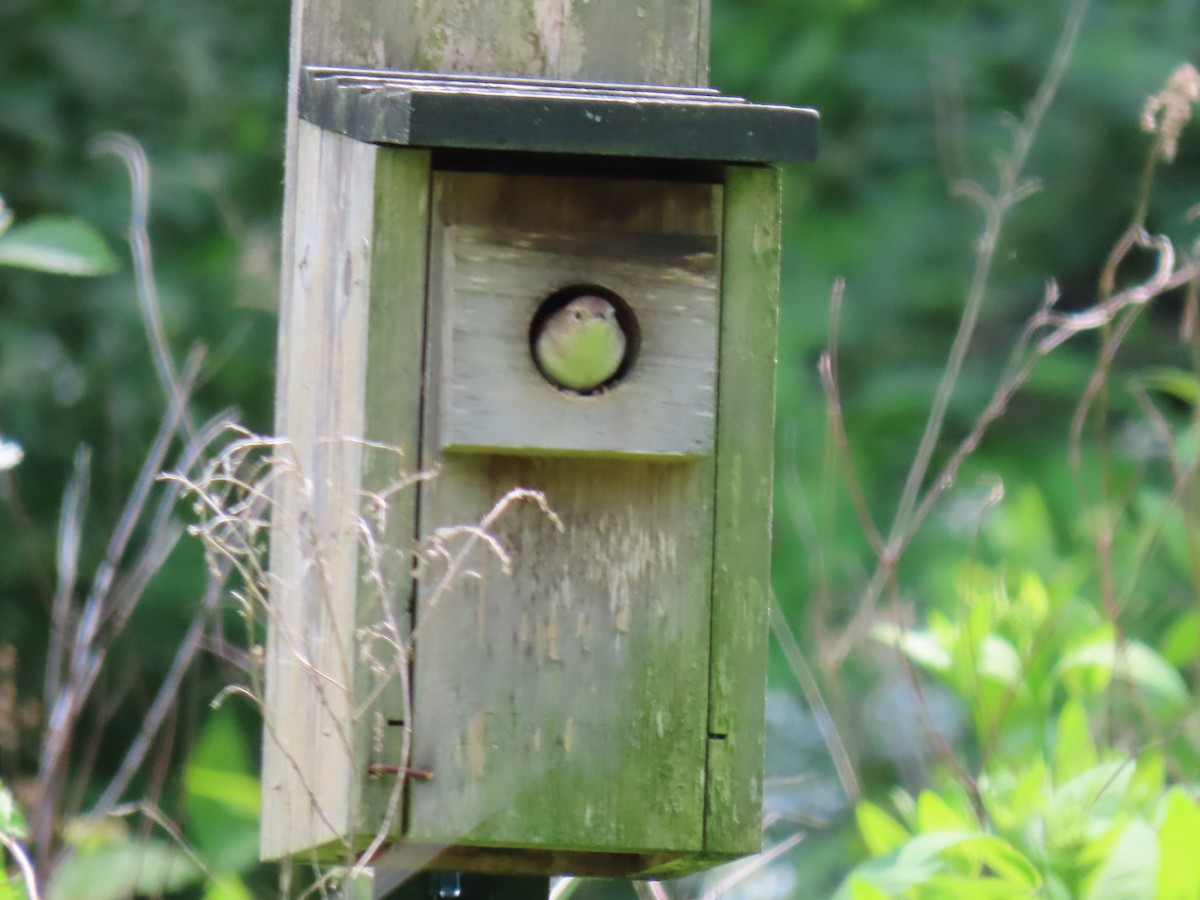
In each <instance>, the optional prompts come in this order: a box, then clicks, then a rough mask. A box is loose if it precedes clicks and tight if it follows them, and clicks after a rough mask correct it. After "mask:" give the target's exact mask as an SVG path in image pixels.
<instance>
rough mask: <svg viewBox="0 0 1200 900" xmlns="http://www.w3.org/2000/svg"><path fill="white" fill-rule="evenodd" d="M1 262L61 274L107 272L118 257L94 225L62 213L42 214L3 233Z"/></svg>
mask: <svg viewBox="0 0 1200 900" xmlns="http://www.w3.org/2000/svg"><path fill="white" fill-rule="evenodd" d="M0 265H5V266H16V267H19V268H23V269H36V270H38V271H40V272H52V273H55V274H58V275H103V274H105V273H108V272H113V271H115V270H116V268H117V260H116V258H115V257H114V256H113V255H112V253H111V252H110V251H109V249H108V245H107V244H105V243H104V238H102V237H101V236H100V233H99V232H97V231H96V230H95V229H94V228H92V227H91V226H90V225H86V224H84V223H83V222H80V221H79V220H77V219H69V218H66V217H62V216H41V217H39V218H36V219H32V220H30V221H28V222H23V223H21V224H20V225H14V226H13V227H12V228H10V229H9V230H8V231H7V232H5V233H4V234H3V235H0Z"/></svg>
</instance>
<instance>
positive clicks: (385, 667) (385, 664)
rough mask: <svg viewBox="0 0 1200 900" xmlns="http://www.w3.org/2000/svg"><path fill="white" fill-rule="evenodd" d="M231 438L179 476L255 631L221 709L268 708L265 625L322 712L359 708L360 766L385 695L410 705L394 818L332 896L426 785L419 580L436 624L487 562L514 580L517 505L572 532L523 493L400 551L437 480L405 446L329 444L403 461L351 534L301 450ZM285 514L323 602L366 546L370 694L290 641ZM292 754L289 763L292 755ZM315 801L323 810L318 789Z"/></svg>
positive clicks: (363, 580) (365, 497) (363, 614)
mask: <svg viewBox="0 0 1200 900" xmlns="http://www.w3.org/2000/svg"><path fill="white" fill-rule="evenodd" d="M229 433H230V434H231V435H232V438H231V439H230V440H229V441H228V442H227V443H225V444H224V446H223V447H221V448H220V449H218V450H217V451H216V452H215V453H214V454H213V455H212V456H211V458H210V459H209V461H208V463H207V465H206V466H205V467H204V469H203V470H202V471H201V472H200V474H199V475H197V476H193V477H189V476H187V475H185V474H176V475H171V476H168V477H169V479H170V480H171V481H173V482H176V483H178V484H179V486H180V489H181V491H182V493H183V495H184V496H186V497H189V498H191V501H192V510H193V512H194V514H195V517H196V523H195V524H193V525H192V526H191V527H190V528H189V531H190V532H191V533H192V534H193V535H194V536H196V537H197V538H199V540H200V541H201V542H202V544H203V546H204V552H205V558H206V560H207V561H208V565H209V568H210V570H211V572H212V574H213V577H214V579H216V578H218V577H223V576H224V574H225V573H226V572H230V573H232V575H233V577H232V579H230V581H229V592H230V595H231V596H232V597H233V598H234V600H235V601H236V603H237V610H238V613H239V615H240V616H241V619H242V621H243V623H244V628H245V637H244V640H245V643H246V646H248V647H249V648H250V657H249V658H250V660H251V662H252V665H251V666H250V667H249V668H248V670H247V673H246V675H247V684H244V685H235V686H232V687H231V688H229V689H227V691H226V692H224V693H223V695H222V697H220V698H218V700H220V699H223V698H224V696H227V695H228V694H230V693H237V694H239V695H243V696H246V697H248V698H250V699H251V700H252V701H253V702H254V703H255V704H256V705H257V706H259V707H260V708H261V707H262V706H263V703H264V685H263V665H264V649H263V645H262V643H261V639H262V635H263V631H264V627H278V632H277V633H278V634H279V635H280V636H281V638H282V640H281V641H280V642H279V645H280V646H281V647H283V649H284V650H285V651H286V652H289V653H291V654H293V656H294V657H295V659H296V660H297V661H298V662H299V663H300V664H301V665H302V666H304V667H306V668H308V669H309V670H310V671H312V672H313V674H314V675H316V676H317V683H318V684H320V685H321V692H320V693H321V697H322V702H323V703H325V704H326V706H327V708H328V709H330V710H333V709H335V708H349V709H350V710H351V714H350V718H351V722H350V726H351V727H349V728H343V729H342V730H341V734H342V741H343V744H344V748H345V750H346V752H347V753H348V754H350V756H351V758H357V756H358V754H357V753H356V746H355V742H356V741H357V740H360V739H361V738H359V737H358V736H359V735H362V734H367V735H370V737H369V738H368V739H369V740H372V741H373V742H381V741H382V735H381V733H380V728H379V727H378V726H379V725H380V724H381V723H380V722H379V721H378V715H377V713H376V709H377V701H378V699H379V698H380V696H381V695H382V694H383V693H384V692H385V691H387V690H393V689H395V690H398V691H399V694H400V697H401V703H402V708H403V722H404V724H403V726H402V738H401V750H400V756H399V760H398V761H397V762H396V763H395V764H389V765H387V766H386V767H383V768H386V769H387V772H386V774H388V775H391V776H395V782H394V786H393V789H392V791H391V792H390V794H389V798H388V803H387V806H386V810H385V813H384V816H383V820H382V822H381V824H380V825H379V827H378V829H377V831H376V833H375V834H374V836H373V837H372V840H371V842H370V843H369V845H368V846H367V848H366V849H365V850H364V851H362V852H361V853H357V854H355V853H354V852H353V848H352V847H351V846H350V845H349V844H347V845H346V848H345V849H346V853H347V855H348V861H354V860H355V859H357V862H356V863H355V865H354V867H353V868H352V869H351V870H350V871H349V872H348V873H347V872H344V871H343V872H340V873H336V874H331V873H327V874H326V875H324V876H322V877H321V878H318V880H317V882H316V884H314V885H313V887H312V888H311V889H310V890H311V891H313V892H318V893H319V892H321V891H323V890H325V889H326V888H327V887H328V884H329V881H330V879H331V878H334V877H337V878H342V877H346V878H351V879H352V878H354V877H356V876H357V875H358V874H359V872H360V871H361V870H362V869H363V868H364V867H365V866H366V865H368V864H369V863H370V861H371V859H372V858H373V857H374V856H375V854H376V852H377V851H378V850H379V849H380V848H381V847H382V846H383V845H384V843H385V842H386V841H388V840H389V839H390V838H391V836H392V833H393V831H394V830H395V826H396V824H397V820H398V815H399V808H400V801H401V799H402V796H403V787H404V785H405V783H406V782H407V781H408V780H409V779H412V778H421V777H424V776H425V773H422V772H419V771H417V770H414V769H413V768H411V766H410V760H411V748H412V722H413V709H412V689H411V681H410V677H411V672H410V667H411V657H412V647H413V642H414V641H415V640H416V638H417V636H418V632H419V627H420V626H419V624H418V625H417V626H415V627H410V625H409V622H411V621H412V616H411V611H410V609H409V608H408V604H409V603H410V602H411V597H412V590H411V583H412V580H413V579H421V580H425V581H427V582H428V583H429V584H431V585H432V588H431V590H430V592H429V594H428V595H427V600H426V601H425V602H424V603H423V606H422V609H423V610H424V611H425V614H426V615H429V614H430V611H433V610H436V609H437V608H438V605H439V602H440V601H442V600H443V599H444V598H445V597H446V595H447V594H449V593H451V592H452V591H453V590H454V588H455V586H456V585H457V584H458V583H459V582H460V581H461V580H463V579H480V578H482V575H481V573H480V570H479V567H478V560H479V559H480V558H486V559H493V560H495V561H497V562H498V563H499V567H500V570H501V573H502V574H508V573H509V572H510V570H511V566H512V559H511V557H510V556H509V553H508V552H507V550H506V549H505V548H504V546H503V545H502V544H501V543H500V542H499V541H498V540H497V539H496V538H495V537H494V535H493V534H492V531H493V529H494V527H495V525H496V523H497V522H498V521H499V519H500V518H501V517H502V516H504V515H505V514H506V513H507V512H508V511H509V510H510V509H511V508H512V507H513V506H514V505H515V504H517V503H522V502H528V503H532V504H533V505H534V506H535V507H536V508H537V509H538V510H540V512H541V513H542V514H543V515H545V516H547V517H548V518H549V519H550V520H551V521H552V522H553V523H554V524H555V525H556V526H557V527H558V528H560V529H561V528H562V523H561V521H560V520H559V518H558V516H557V515H556V514H555V513H554V512H553V510H551V509H550V507H549V506H548V505H547V503H546V499H545V497H544V495H543V494H542V493H541V492H539V491H533V490H529V489H526V488H514V489H512V490H510V491H509V492H508V493H506V494H505V495H504V496H503V497H501V498H500V499H499V500H498V501H496V503H495V504H494V505H493V506H492V508H491V509H490V510H488V511H487V513H486V514H485V515H484V516H483V517H482V518H481V519H480V521H479V522H477V523H474V524H469V525H455V526H447V527H443V528H437V529H435V530H434V531H433V532H432V533H431V534H429V535H427V536H425V537H424V538H422V539H420V540H415V541H414V542H413V544H412V545H410V546H403V545H399V546H398V545H396V544H395V538H394V535H395V529H394V528H390V527H389V526H390V524H391V518H392V516H393V515H394V514H395V510H394V508H393V507H394V504H395V503H396V501H397V498H399V497H401V495H403V494H404V493H405V492H407V491H410V490H414V489H415V488H416V486H417V485H418V484H420V483H421V482H423V481H426V480H428V479H430V478H433V477H435V475H436V473H434V472H410V471H407V470H406V469H405V467H404V463H405V459H404V454H403V451H402V450H401V449H400V448H397V447H392V446H388V445H384V444H379V443H375V442H371V441H365V440H362V439H359V438H354V437H344V438H337V439H331V440H330V441H329V442H328V443H330V444H334V443H336V444H340V445H342V447H343V448H346V449H349V450H351V451H354V452H361V453H363V454H381V455H383V456H384V457H393V458H394V473H393V475H392V477H391V479H390V480H389V481H388V483H387V484H386V485H385V486H384V487H383V488H381V489H378V490H366V489H364V490H361V491H359V492H358V494H357V496H356V498H355V500H356V503H355V509H356V513H355V514H354V515H353V516H352V518H351V520H350V522H349V524H348V525H347V526H346V527H345V528H344V529H343V530H336V529H335V530H333V531H330V530H329V527H328V525H329V523H323V522H321V521H320V520H319V517H318V516H317V515H316V514H315V513H314V510H315V509H316V508H317V494H318V493H319V492H320V491H322V490H323V489H324V486H323V485H321V484H319V483H317V482H315V481H314V479H313V478H312V477H311V476H310V475H309V473H307V472H306V471H305V470H304V468H303V466H302V465H301V463H300V462H299V459H298V455H297V453H296V452H295V449H294V447H293V445H292V444H291V442H290V441H288V440H287V439H285V438H275V437H264V436H262V435H257V434H252V433H250V432H248V431H246V430H244V429H241V428H238V427H236V426H230V427H229ZM288 489H290V490H291V491H292V492H293V493H294V495H298V496H299V497H300V498H301V501H300V503H299V508H293V507H289V508H288V510H287V511H286V513H284V512H282V511H281V510H282V507H281V506H280V505H279V504H278V503H276V502H275V499H274V498H277V497H279V496H280V495H281V493H282V492H283V491H284V490H288ZM281 514H287V515H290V516H292V518H293V520H292V521H291V522H290V523H289V524H290V525H291V526H292V527H293V528H294V529H295V531H294V534H295V535H296V539H297V540H298V541H299V545H300V546H301V547H302V548H303V552H304V560H305V566H306V568H307V569H309V570H310V571H312V572H314V573H316V577H315V578H314V579H313V581H314V583H315V584H316V585H318V590H320V591H322V592H332V591H333V587H332V584H331V580H330V579H329V578H328V577H325V576H326V574H327V572H328V569H329V566H328V561H329V559H330V557H331V556H332V555H333V554H334V553H335V552H338V549H339V548H340V547H342V546H344V543H345V542H352V543H354V544H355V545H356V546H357V549H358V565H359V579H358V593H357V596H356V597H355V605H356V608H357V610H358V620H359V624H358V626H357V628H356V632H355V635H354V639H355V640H354V644H355V646H356V648H357V655H358V663H359V664H360V666H361V667H362V668H363V669H365V671H366V672H367V673H368V675H369V679H368V684H367V685H366V687H365V689H364V687H363V686H362V684H361V682H360V684H359V685H357V686H356V685H355V684H346V683H343V681H341V680H339V678H338V677H337V676H336V675H335V673H332V672H320V671H316V670H315V668H314V664H313V663H312V656H311V654H310V653H309V652H308V649H307V648H306V647H304V646H302V645H300V644H299V643H297V642H296V641H295V640H294V639H292V638H290V637H289V634H290V632H291V629H290V628H289V627H288V626H289V625H294V623H283V622H279V621H278V618H277V615H278V614H277V612H276V610H277V604H275V603H274V602H273V586H274V582H273V579H272V575H271V572H270V567H269V560H268V553H269V549H270V548H269V544H270V541H269V537H270V531H271V527H272V518H273V517H278V516H279V515H281ZM276 524H278V522H276ZM333 601H334V598H333V597H332V595H331V594H329V595H326V596H323V597H322V598H321V600H320V601H319V602H320V603H321V604H323V605H328V604H332V603H333ZM352 669H353V667H348V668H346V669H345V670H344V671H352ZM393 685H395V687H394V688H393ZM359 726H366V727H359ZM269 738H270V736H269ZM271 739H274V738H271ZM283 750H284V752H285V753H286V751H287V748H286V747H284V748H283ZM376 768H377V769H378V768H380V767H378V766H377V767H376ZM376 774H384V773H383V772H382V771H380V772H377V773H376ZM310 798H311V802H313V803H314V804H316V803H317V800H316V798H315V795H314V794H313V792H311V790H310ZM317 812H318V814H320V811H319V810H317ZM331 827H332V826H331ZM335 833H336V832H335Z"/></svg>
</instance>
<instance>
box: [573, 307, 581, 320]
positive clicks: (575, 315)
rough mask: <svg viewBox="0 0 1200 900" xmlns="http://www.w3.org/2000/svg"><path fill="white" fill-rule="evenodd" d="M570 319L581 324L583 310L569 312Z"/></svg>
mask: <svg viewBox="0 0 1200 900" xmlns="http://www.w3.org/2000/svg"><path fill="white" fill-rule="evenodd" d="M571 318H572V319H574V320H575V321H576V322H582V321H583V310H582V309H573V310H571Z"/></svg>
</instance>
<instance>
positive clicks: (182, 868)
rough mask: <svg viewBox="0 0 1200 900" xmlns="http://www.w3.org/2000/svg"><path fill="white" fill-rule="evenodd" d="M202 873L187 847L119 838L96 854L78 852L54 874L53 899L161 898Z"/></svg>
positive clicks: (197, 877) (51, 889) (50, 893)
mask: <svg viewBox="0 0 1200 900" xmlns="http://www.w3.org/2000/svg"><path fill="white" fill-rule="evenodd" d="M202 877H203V876H202V873H201V871H200V869H199V868H198V867H197V866H196V864H195V863H194V862H193V861H192V859H191V857H190V856H188V855H187V853H185V852H184V851H183V850H182V849H181V848H179V847H176V846H174V845H172V844H167V843H164V842H163V841H157V840H153V841H139V840H119V841H113V842H111V843H108V844H106V845H104V846H103V847H101V848H100V849H98V850H95V851H93V852H91V853H79V852H74V853H71V854H70V855H68V856H67V857H66V858H65V859H63V861H62V862H61V863H59V864H58V865H57V866H56V867H55V869H54V874H53V876H52V880H51V882H50V885H49V890H48V892H47V897H49V898H50V900H77V898H79V897H87V898H88V900H123V898H126V897H130V896H142V897H145V896H156V895H158V894H162V893H164V892H166V891H174V890H179V889H180V888H183V887H186V886H188V885H190V884H196V883H197V882H199V881H200V880H201V878H202Z"/></svg>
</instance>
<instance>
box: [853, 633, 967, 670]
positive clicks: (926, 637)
mask: <svg viewBox="0 0 1200 900" xmlns="http://www.w3.org/2000/svg"><path fill="white" fill-rule="evenodd" d="M871 637H873V638H875V640H877V641H879V642H880V643H882V644H887V645H888V646H889V647H895V648H896V649H897V650H899V651H900V652H901V653H903V654H904V655H906V656H907V657H908V658H909V659H911V660H912V661H913V662H915V663H916V664H917V665H919V666H922V667H924V668H926V669H929V670H930V671H932V672H945V671H946V670H948V669H949V668H950V654H949V653H948V652H947V651H946V648H945V647H943V646H941V644H940V643H938V640H937V638H936V637H935V636H934V635H933V633H932V632H930V631H926V630H922V629H917V628H906V629H903V630H901V629H899V628H897V627H896V626H895V625H892V624H890V623H887V622H883V623H880V624H879V625H876V626H875V627H874V628H873V629H871Z"/></svg>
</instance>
